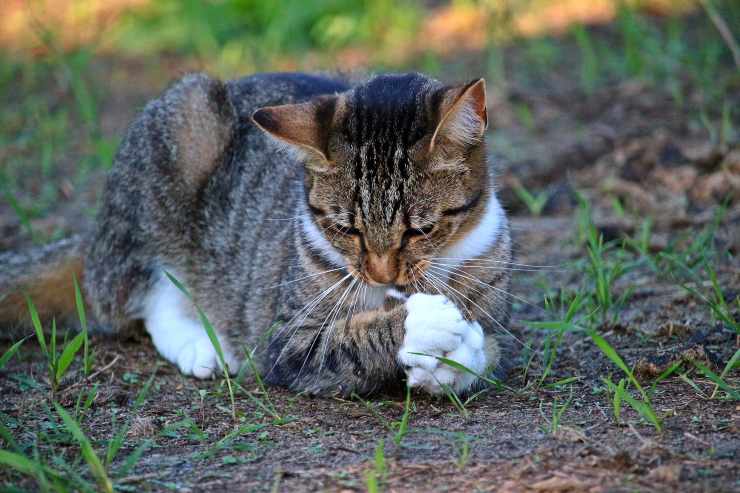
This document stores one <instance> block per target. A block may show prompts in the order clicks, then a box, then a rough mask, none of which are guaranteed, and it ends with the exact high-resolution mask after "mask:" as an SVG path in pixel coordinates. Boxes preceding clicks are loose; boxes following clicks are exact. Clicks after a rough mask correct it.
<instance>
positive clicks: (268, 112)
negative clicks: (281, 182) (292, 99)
mask: <svg viewBox="0 0 740 493" xmlns="http://www.w3.org/2000/svg"><path fill="white" fill-rule="evenodd" d="M336 106H337V98H336V97H334V96H326V97H322V98H318V99H315V100H313V101H309V102H307V103H299V104H284V105H280V106H266V107H264V108H260V109H258V110H257V111H255V112H254V113H252V121H253V122H254V124H255V125H257V127H259V128H260V129H262V130H263V131H264V132H266V133H268V134H270V135H271V136H273V137H275V138H276V139H278V140H280V141H281V142H284V143H286V144H289V145H290V146H292V147H294V148H297V149H299V150H301V151H303V153H304V154H305V155H306V157H307V159H306V166H307V167H309V168H311V169H312V170H314V171H329V170H330V169H332V168H333V165H332V162H331V160H330V157H329V136H330V134H331V129H332V126H333V125H332V124H333V121H334V114H335V111H336Z"/></svg>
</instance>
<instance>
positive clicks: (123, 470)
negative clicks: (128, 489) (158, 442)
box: [116, 440, 154, 477]
mask: <svg viewBox="0 0 740 493" xmlns="http://www.w3.org/2000/svg"><path fill="white" fill-rule="evenodd" d="M153 445H154V442H153V441H152V440H144V441H143V442H141V443H140V444H139V445H138V446H137V447H136V448H135V449H134V450H133V452H131V453H130V454H128V456H127V457H126V460H125V461H124V462H123V464H121V467H119V468H118V470H117V471H116V476H117V477H123V476H126V475H127V474H128V473H129V471H130V470H131V469H132V468H133V467H134V466H135V465H136V464H138V462H139V460H140V459H141V456H142V455H144V452H146V451H147V450H149V448H151V447H152V446H153Z"/></svg>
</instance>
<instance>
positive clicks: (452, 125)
mask: <svg viewBox="0 0 740 493" xmlns="http://www.w3.org/2000/svg"><path fill="white" fill-rule="evenodd" d="M438 112H439V114H440V115H441V117H440V119H439V123H438V124H437V128H436V130H435V131H434V135H433V136H432V140H431V143H430V151H433V150H434V148H435V146H438V145H444V144H446V143H452V144H457V145H471V144H475V143H478V142H480V141H481V140H482V139H483V134H484V132H485V131H486V127H487V126H488V112H487V110H486V81H485V80H484V79H476V80H474V81H472V82H469V83H468V84H465V85H463V86H462V87H460V86H457V87H452V88H449V89H447V90H446V92H445V94H444V96H443V97H442V101H441V102H440V106H439V109H438Z"/></svg>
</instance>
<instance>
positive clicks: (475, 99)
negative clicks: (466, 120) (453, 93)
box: [466, 79, 488, 129]
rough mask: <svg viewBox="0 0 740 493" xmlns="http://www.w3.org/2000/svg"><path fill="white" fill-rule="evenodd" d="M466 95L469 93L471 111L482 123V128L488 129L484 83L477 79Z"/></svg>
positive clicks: (482, 80)
mask: <svg viewBox="0 0 740 493" xmlns="http://www.w3.org/2000/svg"><path fill="white" fill-rule="evenodd" d="M466 93H469V95H470V98H471V104H472V106H473V110H474V111H475V113H476V114H477V115H478V116H479V117H480V119H481V121H482V122H483V128H484V129H485V128H487V127H488V110H487V109H486V81H485V79H479V80H478V81H477V82H475V83H474V84H473V85H472V86H470V88H468V90H467V91H466Z"/></svg>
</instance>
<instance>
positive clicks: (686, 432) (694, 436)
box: [683, 431, 712, 447]
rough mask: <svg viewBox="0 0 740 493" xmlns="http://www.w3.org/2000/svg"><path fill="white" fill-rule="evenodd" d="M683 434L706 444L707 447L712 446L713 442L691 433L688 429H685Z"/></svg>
mask: <svg viewBox="0 0 740 493" xmlns="http://www.w3.org/2000/svg"><path fill="white" fill-rule="evenodd" d="M683 436H685V437H686V438H690V439H691V440H694V441H697V442H699V443H701V444H702V445H704V446H706V447H711V446H712V444H711V443H709V442H707V441H706V440H702V439H701V438H699V437H698V436H696V435H692V434H691V433H689V432H688V431H685V432H684V433H683Z"/></svg>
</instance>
